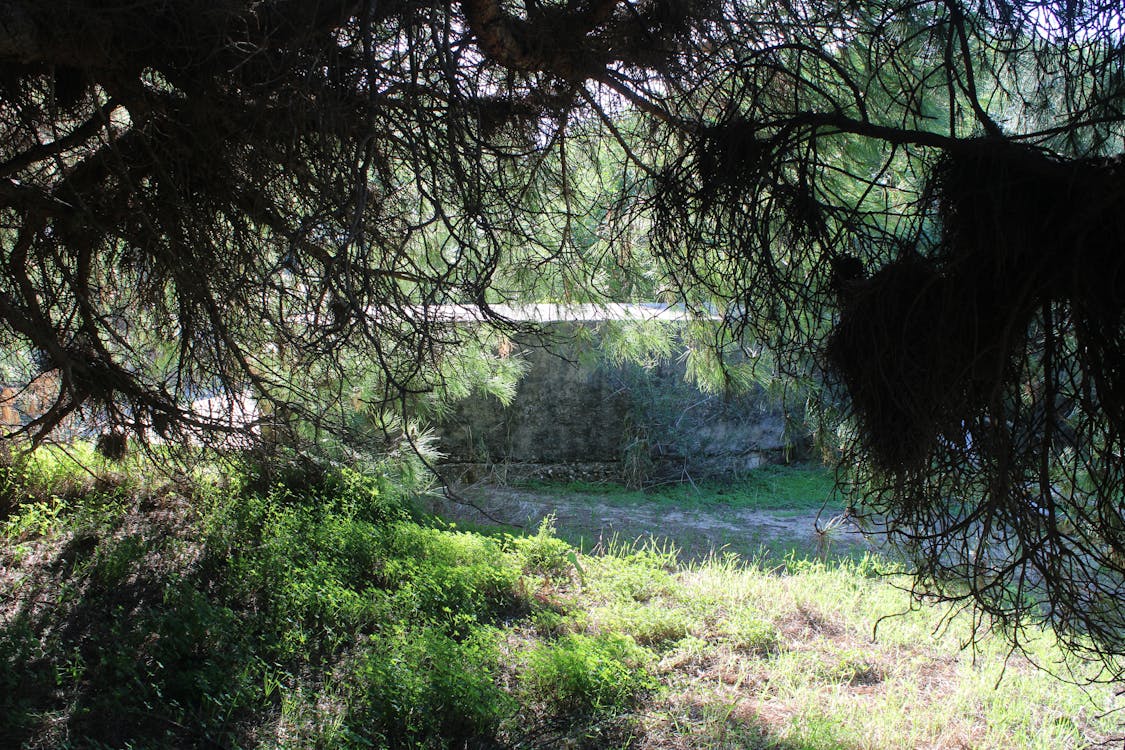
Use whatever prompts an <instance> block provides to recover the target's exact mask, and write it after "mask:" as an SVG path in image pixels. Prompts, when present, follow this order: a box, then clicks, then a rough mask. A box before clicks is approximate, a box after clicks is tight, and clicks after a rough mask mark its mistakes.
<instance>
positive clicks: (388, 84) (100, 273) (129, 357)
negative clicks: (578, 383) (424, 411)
mask: <svg viewBox="0 0 1125 750" xmlns="http://www.w3.org/2000/svg"><path fill="white" fill-rule="evenodd" d="M1123 30H1125V17H1123V11H1122V8H1121V7H1120V4H1119V3H1117V2H1111V1H1108V0H1107V1H1105V2H1100V3H1099V2H1082V1H1081V0H1080V1H1078V2H1075V1H1074V0H1066V2H1063V1H1062V0H1059V1H1058V2H1050V1H1043V2H1038V1H1035V2H1032V1H1025V0H1014V1H1009V0H989V1H987V2H982V3H966V2H962V1H961V0H933V1H932V2H901V1H900V0H865V1H863V2H845V3H841V2H837V1H836V0H831V1H829V0H809V1H807V2H801V3H796V4H794V3H788V2H781V3H775V2H756V1H755V0H707V1H706V2H690V1H688V0H639V1H637V2H633V1H630V0H588V1H584V0H567V2H537V1H536V0H526V1H525V2H524V3H522V4H516V3H504V2H500V0H463V1H462V2H455V3H446V2H440V1H439V2H431V3H425V2H417V1H416V0H394V1H392V2H374V0H322V1H320V2H316V1H314V0H254V1H253V2H251V1H250V0H226V1H224V2H212V1H211V0H159V1H157V0H127V1H126V0H120V1H114V0H97V1H95V0H13V1H12V2H8V3H5V4H4V6H3V8H0V133H2V138H0V238H2V252H3V257H2V262H3V270H2V272H0V331H2V333H0V336H2V338H3V345H4V346H5V347H6V348H7V349H8V350H9V351H11V352H32V353H33V354H34V356H33V357H31V360H30V365H29V367H30V370H29V371H28V372H27V373H26V375H27V379H30V378H31V377H32V376H34V374H35V370H42V371H50V372H54V373H56V375H57V378H58V382H59V390H58V394H57V399H56V400H55V404H54V407H53V408H52V409H50V410H49V411H47V413H46V414H45V415H44V416H43V417H42V418H40V419H39V420H37V421H36V422H35V423H33V424H32V425H31V426H30V432H31V433H32V434H33V435H44V434H47V433H48V432H49V431H50V429H51V428H52V427H53V426H55V425H56V424H58V423H59V422H60V421H61V420H63V419H64V418H65V417H66V416H67V415H68V414H70V413H72V412H74V411H75V410H79V409H81V410H85V411H86V412H87V416H88V417H89V418H92V419H94V420H95V421H100V422H102V423H104V424H105V425H107V426H110V427H113V428H115V429H119V430H133V431H134V432H137V433H138V434H142V435H144V434H151V433H154V432H155V433H169V434H171V433H172V432H174V431H176V430H177V429H186V430H189V431H197V432H200V433H201V434H215V431H216V430H218V431H220V432H221V431H223V430H232V429H235V428H234V426H232V425H229V424H228V425H225V426H224V425H223V424H222V420H211V419H208V417H207V415H206V414H200V413H198V412H192V411H190V410H188V409H187V408H186V404H187V403H189V402H190V400H191V398H192V397H193V396H194V395H196V394H198V393H200V392H210V391H215V390H219V391H224V392H227V393H228V394H231V395H232V396H233V395H234V394H238V393H241V392H243V391H244V390H246V389H247V388H251V389H252V390H253V391H254V392H256V393H259V394H264V395H266V396H268V397H269V398H270V399H271V400H272V401H273V402H275V403H276V404H278V408H279V409H282V408H284V409H286V410H288V411H290V412H300V411H301V410H302V408H305V407H304V406H303V405H306V404H310V403H316V404H320V405H321V406H318V407H317V408H316V409H308V408H305V411H307V412H309V413H307V414H305V415H304V416H305V418H306V419H307V420H311V421H313V422H323V423H324V424H325V426H327V427H331V426H332V425H333V424H337V423H338V420H337V422H333V420H334V419H335V417H334V416H333V415H335V414H337V412H336V411H333V409H331V408H325V407H323V404H324V403H325V401H324V398H323V394H316V393H314V392H316V391H317V389H321V388H328V386H326V385H325V384H331V383H337V382H344V380H345V378H344V377H343V375H344V371H345V370H346V369H347V368H349V367H355V366H356V363H357V362H358V363H360V366H361V367H368V368H369V369H370V370H371V371H372V372H374V373H376V374H377V379H378V381H379V383H381V384H382V386H383V392H384V393H385V394H387V396H388V397H389V396H391V395H394V394H402V393H409V392H411V391H415V390H419V389H424V388H426V387H428V385H429V383H428V382H427V379H426V373H427V372H428V371H429V368H430V367H431V366H432V365H433V363H434V362H436V361H437V360H439V359H440V358H441V356H442V352H443V351H444V349H445V347H446V345H447V344H449V343H452V342H454V341H455V340H456V339H457V338H458V337H459V336H461V335H463V331H461V330H459V329H457V328H456V327H455V326H450V325H449V324H448V322H447V321H443V320H442V319H440V317H438V316H437V315H436V314H435V313H434V312H433V311H434V310H438V309H440V308H439V307H438V306H440V305H448V304H474V305H480V306H482V309H483V310H484V315H485V316H486V317H488V318H491V319H493V322H494V323H496V324H498V325H506V324H507V323H505V321H503V320H500V319H499V318H498V316H495V315H493V314H492V313H491V312H490V309H491V308H490V307H489V306H490V305H494V304H496V303H498V302H506V301H513V300H520V299H523V300H526V301H541V300H540V299H539V297H541V296H543V295H544V294H545V292H544V289H545V288H547V287H548V286H549V288H550V289H551V292H550V294H548V295H547V296H553V297H557V298H560V299H570V298H574V297H575V296H578V297H582V298H583V299H595V300H596V299H599V298H605V297H606V296H607V295H610V294H612V293H613V290H612V289H608V290H603V289H602V288H601V287H600V281H599V279H601V278H602V276H599V275H597V274H595V273H593V271H591V270H590V269H593V268H601V269H603V270H604V269H605V268H612V267H626V270H628V268H627V267H628V266H630V264H633V263H637V262H640V261H638V258H639V257H641V256H644V257H646V258H648V259H649V262H651V263H652V264H653V265H652V267H651V268H649V269H648V270H649V272H650V273H651V274H654V275H655V276H657V277H660V278H665V279H668V280H670V282H671V283H670V285H669V286H668V289H669V291H670V293H671V292H674V293H675V295H676V296H677V297H678V298H679V299H680V300H682V301H684V302H686V303H687V304H689V305H690V306H700V307H702V306H703V305H717V306H718V307H719V309H721V310H723V311H724V313H725V315H726V321H727V330H726V334H727V335H730V336H733V338H734V340H736V341H738V342H741V343H742V344H743V345H745V346H746V348H747V349H748V350H754V348H755V347H757V346H759V345H765V346H767V347H768V348H769V349H770V351H772V352H773V353H774V354H775V355H776V358H777V360H776V361H777V362H779V363H780V369H781V370H782V371H784V372H787V373H789V374H796V375H800V376H807V375H808V374H809V373H810V372H813V371H819V372H820V373H821V382H823V383H825V384H826V386H825V388H824V389H823V393H824V402H825V404H826V408H829V407H832V408H839V410H840V412H839V413H840V415H841V418H842V419H843V425H844V426H843V427H842V428H841V430H842V434H845V435H846V436H847V437H846V439H845V447H844V451H845V454H844V459H845V460H844V464H845V465H847V466H849V467H854V468H853V469H851V470H850V471H849V472H848V474H847V477H846V480H847V483H849V484H851V485H852V488H853V489H854V490H855V491H856V492H857V493H858V494H860V495H861V496H862V497H863V498H864V500H865V501H866V502H865V504H864V506H863V507H864V508H865V509H866V510H867V511H868V512H869V513H870V514H871V517H872V520H874V521H876V522H878V523H881V524H884V525H885V527H886V528H887V530H888V531H890V532H891V534H892V538H895V539H897V540H899V541H900V542H902V543H903V544H904V545H905V547H906V548H907V549H908V550H909V551H911V552H913V553H914V559H915V560H916V562H917V564H918V566H919V568H918V572H919V573H920V578H919V581H920V586H922V587H923V589H922V590H925V591H928V592H931V593H936V594H938V595H940V596H943V597H948V598H953V599H967V600H970V601H973V602H975V603H976V604H977V605H979V606H980V607H982V610H983V611H984V612H987V613H989V614H991V615H995V616H997V617H999V618H1001V619H1002V620H1003V621H1005V622H1007V623H1009V624H1018V623H1019V622H1021V621H1023V620H1024V619H1032V620H1037V619H1046V620H1048V621H1050V622H1051V623H1052V624H1054V625H1055V626H1056V627H1057V628H1058V629H1059V632H1060V633H1063V634H1064V635H1065V636H1066V637H1068V638H1070V639H1071V644H1072V645H1073V646H1075V647H1077V648H1086V647H1088V648H1091V649H1093V650H1094V651H1095V652H1098V653H1101V654H1108V655H1111V656H1112V655H1118V654H1121V653H1123V652H1125V608H1123V607H1121V606H1119V604H1118V603H1119V602H1120V601H1121V599H1122V596H1123V595H1125V515H1123V507H1122V506H1123V503H1122V499H1123V498H1125V461H1122V459H1121V456H1122V454H1123V453H1125V385H1123V383H1125V341H1123V324H1125V320H1123V317H1122V316H1123V315H1125V254H1123V250H1125V165H1123V164H1121V163H1120V161H1119V159H1118V158H1117V154H1118V153H1119V152H1121V151H1122V150H1125V41H1123V38H1125V31H1123ZM595 236H596V237H597V238H598V239H599V241H598V242H594V241H593V240H592V239H591V238H592V237H595ZM646 254H647V255H646ZM653 269H655V270H653ZM618 270H619V271H620V270H621V269H620V268H618ZM548 277H549V278H551V279H556V280H557V279H561V280H562V281H559V282H558V283H555V282H551V283H552V284H554V286H551V285H550V284H547V282H544V281H543V279H544V278H548ZM545 284H547V286H544V285H545ZM537 295H538V296H537ZM341 388H342V387H341ZM329 390H330V388H329ZM312 395H316V396H317V397H316V398H312V397H311V396H312ZM349 397H350V396H349V393H347V392H344V390H338V391H337V392H336V393H335V394H334V397H333V398H329V399H328V401H329V402H330V403H331V404H335V405H336V406H338V407H339V415H340V417H341V419H343V416H344V412H345V411H346V408H345V406H346V404H347V402H348V400H349ZM829 416H831V415H829V414H827V412H826V417H825V418H826V419H827V418H828V417H829ZM330 423H331V424H330ZM849 425H850V427H849Z"/></svg>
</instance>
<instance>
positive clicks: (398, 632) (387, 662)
mask: <svg viewBox="0 0 1125 750" xmlns="http://www.w3.org/2000/svg"><path fill="white" fill-rule="evenodd" d="M499 641H500V631H498V630H496V629H494V628H489V627H478V628H476V629H474V630H473V631H472V632H471V633H470V634H469V635H468V636H467V637H466V638H465V639H464V640H461V641H456V640H454V639H452V638H450V637H449V636H448V635H446V634H445V633H443V632H441V631H440V630H439V629H436V628H421V629H413V630H412V629H410V628H409V627H405V626H400V627H398V628H396V629H394V630H390V631H389V632H387V633H383V634H379V635H375V636H372V637H371V639H370V641H369V642H368V644H367V646H366V648H365V649H364V654H363V656H362V657H361V658H360V659H359V662H358V664H357V666H356V669H355V673H354V675H353V677H352V684H353V685H354V688H353V689H354V691H355V693H354V694H353V696H352V698H351V701H350V703H351V715H350V716H349V717H348V719H347V723H348V726H349V729H350V731H351V732H352V733H354V734H356V735H359V736H361V737H366V738H368V739H369V740H370V741H371V742H372V743H373V744H375V745H387V744H389V745H391V746H395V747H399V746H404V745H405V746H416V745H422V746H426V747H460V746H463V745H464V744H465V743H467V742H469V741H471V740H473V739H481V738H487V737H490V736H492V735H493V734H494V733H495V731H496V728H497V727H498V726H499V725H500V722H501V721H503V720H504V719H505V718H507V717H508V716H510V715H511V714H512V713H513V712H514V710H515V702H514V700H513V699H512V698H511V697H510V696H509V695H508V694H507V693H505V692H504V691H503V690H501V689H500V688H499V687H498V685H497V675H498V673H499V664H500V657H499V653H500V652H499Z"/></svg>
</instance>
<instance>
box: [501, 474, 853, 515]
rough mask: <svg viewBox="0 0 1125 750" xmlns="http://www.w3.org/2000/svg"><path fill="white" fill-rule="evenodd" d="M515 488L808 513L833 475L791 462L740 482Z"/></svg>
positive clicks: (827, 494) (681, 505) (622, 501)
mask: <svg viewBox="0 0 1125 750" xmlns="http://www.w3.org/2000/svg"><path fill="white" fill-rule="evenodd" d="M515 486H517V487H520V488H522V489H527V490H532V491H534V492H537V493H543V494H545V495H548V496H551V495H554V496H560V497H579V498H581V497H590V498H596V499H598V500H604V501H609V502H612V503H615V504H618V505H640V504H660V505H666V506H671V507H675V508H677V509H687V510H691V509H699V508H713V507H715V506H726V507H730V508H744V509H751V510H769V511H780V512H782V513H785V512H790V513H805V512H808V511H816V510H819V509H820V508H821V507H822V506H824V505H825V503H826V502H828V501H829V500H830V499H831V497H832V494H833V487H834V480H833V477H832V472H831V471H830V470H829V469H826V468H825V467H824V466H822V465H820V464H791V465H787V466H775V465H766V466H761V467H759V468H757V469H753V470H751V471H749V472H747V473H746V474H744V475H742V476H741V477H739V478H736V479H730V480H722V479H709V480H703V481H699V482H695V483H677V484H671V483H670V484H661V485H656V486H653V487H649V488H647V489H633V488H630V487H626V486H625V485H622V484H615V483H612V482H583V481H574V482H549V481H542V480H528V481H525V482H520V483H518V484H516V485H515ZM836 504H838V503H836Z"/></svg>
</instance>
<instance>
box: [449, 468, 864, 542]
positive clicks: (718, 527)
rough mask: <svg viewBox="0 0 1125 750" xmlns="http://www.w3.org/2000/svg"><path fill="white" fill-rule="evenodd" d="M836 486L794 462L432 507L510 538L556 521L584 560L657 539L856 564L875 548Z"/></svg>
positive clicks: (544, 489) (487, 493)
mask: <svg viewBox="0 0 1125 750" xmlns="http://www.w3.org/2000/svg"><path fill="white" fill-rule="evenodd" d="M833 488H834V482H833V478H832V474H831V472H830V471H829V470H827V469H825V468H824V467H823V466H820V465H818V464H795V465H790V466H763V467H760V468H758V469H755V470H754V471H751V472H749V473H748V474H746V475H744V476H742V477H740V478H738V479H736V480H733V481H708V482H698V483H694V484H691V483H685V484H669V485H662V486H658V487H654V488H650V489H646V490H636V489H630V488H627V487H624V486H622V485H617V484H609V483H586V482H567V483H552V482H542V481H536V482H525V483H521V484H515V485H502V486H498V485H491V484H481V485H477V486H474V487H472V488H468V489H465V490H464V491H463V492H462V494H463V495H464V496H465V498H466V499H467V500H468V501H469V504H464V503H457V502H455V501H443V500H440V499H436V500H435V501H433V502H432V503H431V505H430V509H431V510H432V511H433V512H435V513H438V514H440V515H442V516H443V517H446V518H455V519H456V520H458V521H459V522H465V521H467V522H469V523H471V524H473V528H480V529H488V528H507V529H508V530H510V531H514V530H515V529H516V528H517V526H519V527H520V528H523V529H528V528H530V529H535V528H536V527H537V526H538V524H539V523H540V522H541V521H542V520H543V518H545V517H547V516H552V517H553V518H554V521H555V525H556V527H557V530H558V534H559V536H560V537H561V538H563V539H565V540H566V541H568V542H570V543H571V544H573V545H574V546H576V547H578V548H579V549H581V550H583V551H588V552H597V551H599V550H601V549H603V548H604V547H605V546H606V545H607V544H608V543H610V542H613V541H621V540H627V541H629V542H632V541H635V540H648V539H652V538H655V539H656V540H657V541H658V543H662V544H670V545H674V546H675V547H676V548H677V549H679V551H680V557H681V559H683V560H685V561H695V560H703V559H707V558H709V557H711V556H713V555H715V554H716V553H720V554H721V553H724V552H734V553H737V554H739V555H741V556H742V557H745V558H747V559H760V560H762V561H764V562H769V561H773V562H780V561H783V560H784V559H785V558H787V557H790V556H792V555H793V554H796V555H797V556H798V557H812V556H819V557H826V556H827V557H850V558H852V559H853V560H858V559H859V558H861V557H863V555H864V554H866V553H867V552H869V551H871V550H873V549H875V547H876V546H877V540H874V539H865V538H864V537H863V535H861V534H860V533H859V531H858V528H857V527H856V526H855V525H854V523H851V522H847V523H845V522H843V519H842V515H843V514H844V511H845V506H844V503H843V502H842V500H841V499H840V498H839V497H838V496H836V495H835V494H834V492H833ZM833 519H837V520H836V522H835V523H834V522H833ZM498 522H507V523H508V524H511V525H509V526H505V524H504V523H498Z"/></svg>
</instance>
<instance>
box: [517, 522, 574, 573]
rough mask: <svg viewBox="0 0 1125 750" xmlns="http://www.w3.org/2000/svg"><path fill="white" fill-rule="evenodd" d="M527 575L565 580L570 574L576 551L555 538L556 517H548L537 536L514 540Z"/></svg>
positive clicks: (540, 526) (542, 523) (540, 524)
mask: <svg viewBox="0 0 1125 750" xmlns="http://www.w3.org/2000/svg"><path fill="white" fill-rule="evenodd" d="M514 544H515V547H516V550H517V551H518V553H519V556H520V558H521V560H522V563H523V565H522V567H523V570H524V572H525V573H533V574H538V575H543V576H546V577H547V578H564V577H566V575H567V574H568V573H569V572H570V569H571V566H572V563H571V558H572V557H573V554H574V550H573V549H572V548H571V546H570V545H569V544H567V543H566V542H564V541H563V540H562V539H559V538H558V537H556V536H555V517H554V516H553V515H549V516H546V517H545V518H544V519H543V520H542V521H541V522H540V523H539V530H538V531H537V532H536V533H535V536H530V537H521V538H517V539H515V540H514Z"/></svg>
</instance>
